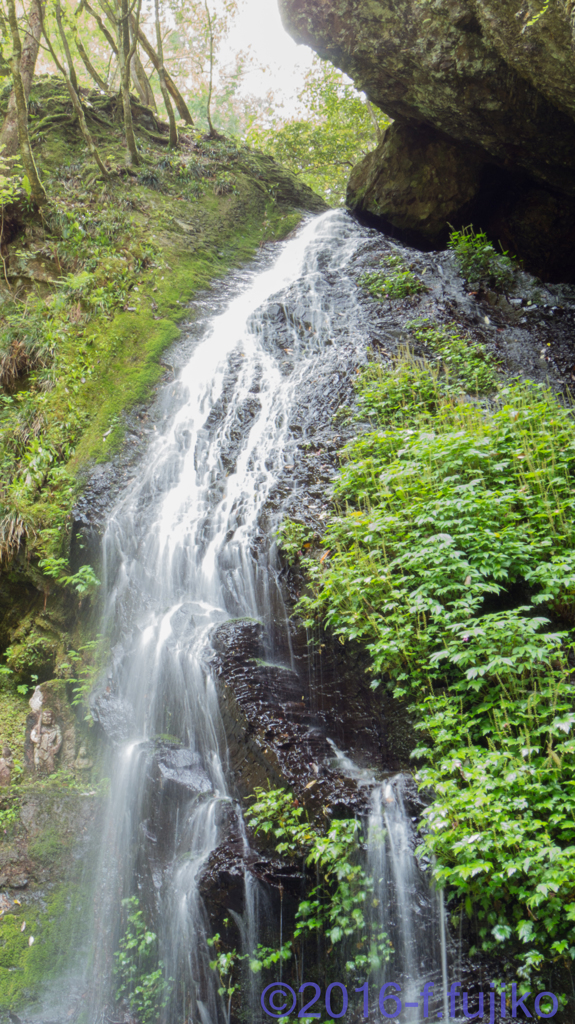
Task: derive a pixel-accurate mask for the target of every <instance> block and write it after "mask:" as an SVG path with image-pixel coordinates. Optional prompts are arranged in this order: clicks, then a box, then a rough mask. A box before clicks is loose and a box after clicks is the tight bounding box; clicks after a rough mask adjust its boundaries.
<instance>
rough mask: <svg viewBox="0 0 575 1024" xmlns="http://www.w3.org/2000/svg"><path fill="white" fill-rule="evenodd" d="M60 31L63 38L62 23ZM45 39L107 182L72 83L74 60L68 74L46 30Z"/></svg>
mask: <svg viewBox="0 0 575 1024" xmlns="http://www.w3.org/2000/svg"><path fill="white" fill-rule="evenodd" d="M58 29H59V31H60V36H63V34H64V29H63V28H62V25H61V23H60V22H58ZM44 38H45V40H46V42H47V44H48V49H49V50H50V53H51V54H52V60H53V61H54V63H55V65H56V67H57V68H58V71H60V72H61V74H62V75H63V76H64V79H65V82H66V87H67V89H68V92H69V94H70V99H71V100H72V106H73V107H74V111H75V113H76V116H77V118H78V123H79V125H80V131H81V132H82V135H83V138H84V142H85V143H86V145H87V147H88V150H89V152H90V155H91V156H92V157H93V159H94V160H95V161H96V163H97V165H98V167H99V168H100V171H101V172H102V175H103V177H104V179H105V180H106V181H107V180H108V178H109V174H108V172H107V170H106V167H105V165H104V163H103V161H102V158H101V156H100V154H99V152H98V147H97V146H96V143H95V142H94V140H93V138H92V135H91V132H90V129H89V128H88V125H87V123H86V117H85V115H84V108H83V107H82V104H81V102H80V97H79V95H78V92H77V90H76V89H75V88H74V84H73V81H72V74H71V72H72V71H74V66H73V64H72V58H71V57H70V58H69V60H68V66H69V69H70V71H69V72H68V71H66V68H65V66H64V65H63V64H61V63H60V61H59V60H58V58H57V56H56V53H55V52H54V48H53V46H52V43H51V42H50V40H49V38H48V35H47V33H46V31H45V30H44ZM62 42H63V40H62ZM69 52H70V50H69V48H68V53H69ZM74 80H76V81H77V79H76V75H75V74H74Z"/></svg>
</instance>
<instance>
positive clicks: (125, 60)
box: [118, 0, 141, 166]
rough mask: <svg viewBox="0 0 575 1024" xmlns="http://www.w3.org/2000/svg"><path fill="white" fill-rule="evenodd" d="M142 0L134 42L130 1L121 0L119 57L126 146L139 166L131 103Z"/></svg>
mask: <svg viewBox="0 0 575 1024" xmlns="http://www.w3.org/2000/svg"><path fill="white" fill-rule="evenodd" d="M140 7H141V0H138V12H137V16H136V19H135V20H136V24H135V28H134V34H133V42H132V43H131V42H130V25H129V20H128V19H129V17H130V9H129V0H120V16H119V18H118V57H119V60H120V88H121V90H122V105H123V108H124V132H125V134H126V145H127V147H128V154H129V160H130V163H131V164H133V165H134V166H137V165H138V164H139V163H140V157H139V154H138V147H137V145H136V136H135V135H134V123H133V121H132V104H131V101H130V62H131V60H132V57H133V56H134V53H135V50H136V43H137V41H138V25H139V21H140Z"/></svg>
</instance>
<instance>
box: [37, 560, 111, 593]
mask: <svg viewBox="0 0 575 1024" xmlns="http://www.w3.org/2000/svg"><path fill="white" fill-rule="evenodd" d="M38 565H39V566H40V568H41V569H42V571H43V573H44V575H45V576H49V577H51V579H54V580H56V582H57V583H58V584H59V586H61V587H67V588H68V589H70V590H75V591H76V593H77V594H78V596H79V597H85V596H86V594H92V593H94V591H95V590H97V588H98V587H99V586H100V580H99V579H98V577H97V576H96V573H95V572H94V570H93V568H92V566H91V565H81V566H80V568H79V569H78V571H77V572H75V573H72V572H70V566H69V564H68V559H67V558H41V559H40V561H39V563H38ZM66 570H67V571H66Z"/></svg>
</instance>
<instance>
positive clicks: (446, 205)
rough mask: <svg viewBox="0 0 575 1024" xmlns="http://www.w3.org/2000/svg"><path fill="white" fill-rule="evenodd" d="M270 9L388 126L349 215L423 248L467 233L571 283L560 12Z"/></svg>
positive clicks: (308, 3) (572, 186)
mask: <svg viewBox="0 0 575 1024" xmlns="http://www.w3.org/2000/svg"><path fill="white" fill-rule="evenodd" d="M540 9H541V8H540V7H534V6H532V5H531V4H529V3H527V2H525V3H523V4H522V5H521V6H519V9H518V3H517V2H516V0H446V2H444V3H441V4H431V3H421V2H419V0H400V2H397V0H378V2H377V3H372V2H369V0H359V2H358V0H324V2H322V3H317V2H316V0H280V10H281V12H282V16H283V20H284V24H285V26H286V28H287V29H288V31H289V32H290V33H291V35H292V36H293V37H294V38H295V39H296V41H297V42H299V43H305V44H306V45H308V46H311V47H312V48H313V49H315V50H316V51H317V52H318V53H319V54H320V56H321V57H322V58H327V59H329V60H331V61H332V62H333V63H334V64H335V65H336V66H337V67H338V68H341V69H342V70H343V71H345V72H346V73H347V74H348V75H350V77H351V78H352V79H353V80H354V82H355V84H356V86H357V87H358V88H359V89H362V90H363V91H364V92H365V93H366V94H367V96H368V97H369V99H370V100H371V101H372V102H373V103H375V104H376V105H377V106H379V107H380V108H381V109H382V110H383V111H385V113H386V114H388V115H389V116H391V117H393V118H394V120H395V124H394V125H393V126H392V128H391V129H390V130H389V131H388V133H386V137H385V139H384V141H383V142H382V144H381V145H380V146H379V147H378V149H377V150H376V152H375V153H374V154H372V155H370V156H369V157H368V158H366V160H364V162H363V164H361V165H360V166H359V167H358V168H356V170H355V171H354V174H353V176H352V180H351V183H350V195H349V201H350V205H351V208H352V209H354V210H357V211H358V212H360V213H363V214H368V215H369V216H371V217H372V218H374V219H375V220H376V221H377V223H378V226H379V227H381V228H382V229H383V230H386V231H391V233H395V234H396V235H397V237H400V238H402V239H403V240H404V241H409V242H411V243H413V244H421V245H422V246H423V247H425V248H432V247H436V246H437V245H438V244H442V242H444V240H445V236H446V234H447V226H448V224H452V225H454V226H455V227H460V226H461V225H462V224H464V223H469V222H470V221H473V222H474V223H475V224H476V226H478V227H483V228H485V229H486V230H487V231H488V232H489V233H490V234H491V236H492V237H493V238H494V240H495V241H498V240H499V239H501V241H502V243H503V246H504V247H505V248H510V249H511V250H512V251H515V252H517V253H519V254H520V255H521V256H522V257H523V258H524V259H525V261H526V265H527V267H528V269H530V270H531V271H532V272H534V273H537V274H539V275H541V276H545V277H546V279H547V280H562V281H565V280H567V281H574V280H575V145H574V143H575V85H574V76H573V49H572V47H573V22H572V13H570V12H571V8H570V5H565V4H551V5H548V10H546V13H545V15H544V16H543V17H542V18H541V19H540V20H539V21H538V22H537V24H534V25H531V26H529V25H528V22H529V19H530V17H531V16H532V14H533V13H535V11H536V10H540Z"/></svg>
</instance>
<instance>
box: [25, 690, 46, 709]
mask: <svg viewBox="0 0 575 1024" xmlns="http://www.w3.org/2000/svg"><path fill="white" fill-rule="evenodd" d="M28 703H29V705H30V707H31V708H32V711H33V712H34V714H35V715H39V714H40V712H41V710H42V704H43V703H44V697H43V694H42V690H41V689H40V687H39V686H37V687H36V689H35V690H34V693H33V694H32V696H31V697H30V700H29V701H28Z"/></svg>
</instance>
